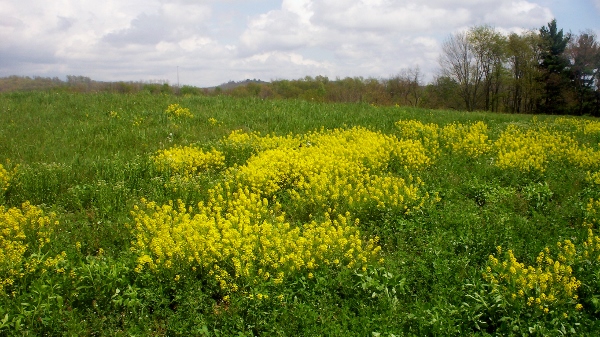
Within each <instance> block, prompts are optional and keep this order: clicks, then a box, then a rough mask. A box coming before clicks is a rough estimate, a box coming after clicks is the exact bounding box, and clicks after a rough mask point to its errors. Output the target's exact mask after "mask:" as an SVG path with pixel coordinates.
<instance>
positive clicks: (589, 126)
mask: <svg viewBox="0 0 600 337" xmlns="http://www.w3.org/2000/svg"><path fill="white" fill-rule="evenodd" d="M554 124H555V125H557V126H559V127H564V128H567V129H568V130H570V131H574V132H578V133H582V134H584V135H591V134H600V122H598V121H595V120H589V119H582V118H570V117H559V118H557V119H556V120H555V121H554Z"/></svg>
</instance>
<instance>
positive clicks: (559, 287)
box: [483, 240, 581, 315]
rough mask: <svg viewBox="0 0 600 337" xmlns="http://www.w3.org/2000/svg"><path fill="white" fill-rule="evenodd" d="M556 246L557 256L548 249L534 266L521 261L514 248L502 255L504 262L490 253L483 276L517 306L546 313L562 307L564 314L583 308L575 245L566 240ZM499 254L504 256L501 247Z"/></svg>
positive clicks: (509, 301)
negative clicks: (579, 300) (554, 256)
mask: <svg viewBox="0 0 600 337" xmlns="http://www.w3.org/2000/svg"><path fill="white" fill-rule="evenodd" d="M557 246H558V250H559V253H558V257H557V258H556V259H554V258H553V257H552V254H551V251H550V249H549V248H546V249H545V250H544V251H542V252H540V254H539V255H538V257H537V259H536V265H535V266H526V265H525V264H524V263H520V262H518V261H517V259H516V258H515V256H514V254H513V252H512V251H511V250H509V251H508V252H506V253H505V254H503V257H504V259H503V260H502V261H499V260H498V258H496V257H495V256H494V255H490V256H489V261H488V264H487V267H486V271H485V272H484V273H483V277H484V279H485V280H486V281H488V282H489V283H490V284H492V286H493V290H494V291H495V292H499V293H500V294H502V295H504V298H505V299H506V300H507V301H508V303H509V304H510V305H512V306H514V307H524V306H527V307H530V308H531V309H532V310H533V311H534V312H538V313H543V314H548V313H550V312H556V310H560V311H562V312H563V314H564V315H567V312H568V311H571V310H573V309H576V310H580V309H581V304H579V303H578V302H577V299H578V295H577V289H578V288H579V287H580V286H581V281H579V280H578V279H577V278H575V276H573V268H572V267H571V266H572V265H573V263H574V262H575V260H576V259H577V252H576V249H575V245H574V244H573V243H572V242H571V241H569V240H565V241H564V242H562V243H561V242H559V243H558V244H557ZM498 255H502V249H501V248H500V247H498Z"/></svg>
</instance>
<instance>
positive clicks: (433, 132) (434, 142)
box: [395, 120, 440, 158]
mask: <svg viewBox="0 0 600 337" xmlns="http://www.w3.org/2000/svg"><path fill="white" fill-rule="evenodd" d="M395 125H396V127H397V128H398V129H399V130H400V138H401V139H413V140H418V141H420V142H421V143H422V144H423V147H424V148H425V151H427V155H428V156H429V157H431V158H436V157H437V156H438V155H439V154H440V143H439V141H440V127H439V125H436V124H433V123H429V124H423V123H421V122H420V121H416V120H400V121H397V122H396V124H395Z"/></svg>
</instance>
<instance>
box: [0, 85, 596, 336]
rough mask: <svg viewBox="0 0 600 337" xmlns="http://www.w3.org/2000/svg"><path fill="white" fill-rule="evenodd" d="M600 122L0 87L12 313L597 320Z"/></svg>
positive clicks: (90, 317) (51, 322) (71, 322)
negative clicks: (12, 90) (15, 90)
mask: <svg viewBox="0 0 600 337" xmlns="http://www.w3.org/2000/svg"><path fill="white" fill-rule="evenodd" d="M599 143H600V121H598V120H592V119H584V118H570V117H554V116H535V117H534V116H531V115H504V114H490V113H465V112H458V111H435V110H423V109H412V108H404V107H376V106H371V105H366V104H321V103H311V102H306V101H276V100H260V99H235V98H231V97H203V96H172V95H151V94H145V93H140V94H132V95H118V94H72V93H65V92H29V93H10V94H2V95H0V165H1V166H0V334H2V335H19V336H23V335H32V336H40V335H76V336H86V335H93V336H98V335H106V336H119V335H121V336H130V335H138V336H157V335H158V336H162V335H165V336H177V335H182V336H189V335H194V336H259V335H263V336H425V335H441V336H470V335H480V336H484V335H512V334H514V335H521V334H528V335H529V334H533V335H550V336H552V335H597V334H598V333H599V331H600V324H599V323H598V318H599V316H600V237H599V236H597V235H598V226H599V225H600V148H599V147H600V144H599Z"/></svg>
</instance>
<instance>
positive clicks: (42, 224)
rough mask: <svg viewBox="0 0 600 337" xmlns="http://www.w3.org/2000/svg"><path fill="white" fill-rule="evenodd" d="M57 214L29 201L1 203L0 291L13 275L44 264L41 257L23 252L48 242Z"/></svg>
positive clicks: (12, 280) (12, 279) (2, 290)
mask: <svg viewBox="0 0 600 337" xmlns="http://www.w3.org/2000/svg"><path fill="white" fill-rule="evenodd" d="M57 223H58V222H57V221H56V215H55V214H54V213H50V214H48V215H45V214H44V212H43V211H42V210H41V209H40V208H38V207H36V206H32V205H31V204H30V203H28V202H26V203H24V204H23V205H22V206H21V208H16V207H13V208H9V209H6V208H5V207H4V206H0V294H1V293H3V292H4V288H5V287H6V286H10V285H12V284H13V283H14V281H15V279H17V278H21V277H23V276H24V275H25V274H27V273H31V272H33V271H35V270H36V269H37V266H38V265H40V264H43V262H44V259H42V258H26V256H25V255H26V254H27V253H29V254H32V253H36V252H39V250H40V249H42V248H43V247H44V246H45V245H46V244H47V243H48V242H50V234H51V233H52V230H53V227H54V226H55V225H56V224H57Z"/></svg>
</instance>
